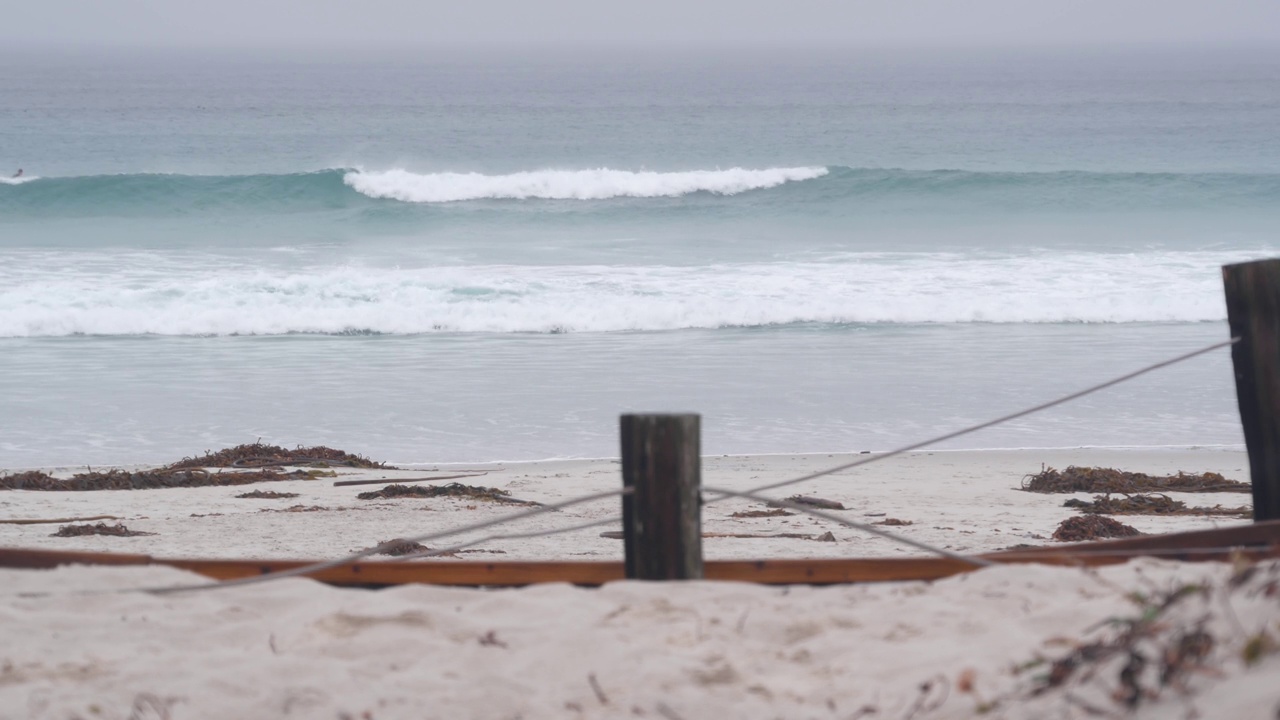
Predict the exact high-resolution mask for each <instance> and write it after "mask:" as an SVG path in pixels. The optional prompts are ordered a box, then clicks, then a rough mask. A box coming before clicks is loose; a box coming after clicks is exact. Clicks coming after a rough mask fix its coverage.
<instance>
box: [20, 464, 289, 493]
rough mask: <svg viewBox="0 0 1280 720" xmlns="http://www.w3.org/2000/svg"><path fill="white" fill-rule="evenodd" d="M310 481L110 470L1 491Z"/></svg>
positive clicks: (31, 475) (29, 477)
mask: <svg viewBox="0 0 1280 720" xmlns="http://www.w3.org/2000/svg"><path fill="white" fill-rule="evenodd" d="M311 477H312V476H311V475H310V474H308V473H307V472H305V471H302V470H295V471H293V472H280V471H278V470H261V471H258V472H219V473H210V472H208V471H205V470H201V469H192V470H175V469H172V468H159V469H156V470H139V471H128V470H108V471H106V472H101V471H96V470H91V471H89V472H83V473H78V474H76V475H73V476H72V477H71V478H70V479H67V480H60V479H58V478H55V477H53V476H51V475H47V474H45V473H42V472H34V471H33V472H25V473H21V474H18V475H5V476H3V477H0V490H49V491H88V490H154V489H158V488H176V487H209V486H223V485H249V484H252V483H260V482H279V481H282V480H309V479H311Z"/></svg>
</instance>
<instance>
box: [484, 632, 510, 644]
mask: <svg viewBox="0 0 1280 720" xmlns="http://www.w3.org/2000/svg"><path fill="white" fill-rule="evenodd" d="M479 641H480V644H481V645H484V646H485V647H500V648H504V647H507V644H506V643H504V642H502V641H501V640H499V639H498V633H497V631H496V630H490V631H489V632H487V633H485V634H484V635H481V636H480V638H479Z"/></svg>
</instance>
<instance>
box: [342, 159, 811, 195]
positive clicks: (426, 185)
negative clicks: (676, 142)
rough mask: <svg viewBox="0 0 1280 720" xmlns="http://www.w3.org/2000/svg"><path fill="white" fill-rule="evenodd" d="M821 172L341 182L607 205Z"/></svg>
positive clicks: (389, 175)
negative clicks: (619, 200)
mask: <svg viewBox="0 0 1280 720" xmlns="http://www.w3.org/2000/svg"><path fill="white" fill-rule="evenodd" d="M827 172H828V171H827V168H825V167H795V168H769V169H765V170H747V169H743V168H737V167H735V168H730V169H728V170H691V171H687V172H651V171H642V172H633V171H629V170H610V169H609V168H598V169H595V170H536V171H530V172H518V173H511V174H509V175H482V174H480V173H474V172H472V173H451V172H446V173H428V174H417V173H411V172H409V171H407V170H386V171H382V172H359V171H356V172H349V173H347V174H346V176H345V177H344V178H343V181H344V182H345V183H346V184H347V185H349V186H350V187H352V188H353V189H355V190H356V191H357V192H360V193H362V194H364V195H368V196H369V197H373V198H388V199H392V200H401V201H404V202H414V203H441V202H458V201H461V200H482V199H506V200H526V199H529V198H539V199H546V200H605V199H608V198H616V197H636V198H651V197H676V196H679V195H688V194H689V193H695V192H710V193H715V194H717V195H736V194H738V193H741V192H746V191H748V190H761V189H765V188H771V187H777V186H778V185H782V184H783V183H787V182H796V181H801V180H812V179H814V178H819V177H822V176H823V175H826V174H827Z"/></svg>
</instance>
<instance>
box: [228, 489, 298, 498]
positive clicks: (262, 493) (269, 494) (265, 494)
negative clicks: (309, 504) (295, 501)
mask: <svg viewBox="0 0 1280 720" xmlns="http://www.w3.org/2000/svg"><path fill="white" fill-rule="evenodd" d="M236 497H237V498H253V499H259V500H277V499H280V498H296V497H298V493H284V492H276V491H275V490H254V491H253V492H247V493H240V494H239V495H237V496H236Z"/></svg>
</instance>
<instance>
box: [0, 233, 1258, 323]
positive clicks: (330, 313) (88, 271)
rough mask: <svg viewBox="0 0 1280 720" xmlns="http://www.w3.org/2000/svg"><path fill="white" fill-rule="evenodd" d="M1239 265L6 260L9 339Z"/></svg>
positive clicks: (969, 299)
mask: <svg viewBox="0 0 1280 720" xmlns="http://www.w3.org/2000/svg"><path fill="white" fill-rule="evenodd" d="M91 255H92V254H91ZM1240 259H1243V258H1241V257H1235V256H1233V255H1226V254H1222V253H1210V252H1182V253H1152V254H1137V255H1110V254H1102V253H1079V254H1074V255H1054V256H1052V257H1044V258H1041V257H1034V256H1013V257H991V258H972V257H961V256H956V255H947V254H938V253H929V254H908V253H897V254H878V255H870V254H868V255H852V256H848V257H845V258H841V259H840V260H839V261H836V262H823V263H796V262H775V263H749V264H725V265H709V266H694V267H666V266H639V267H637V266H505V265H485V266H446V267H431V268H413V269H400V268H396V269H383V268H368V267H346V266H344V267H332V266H330V267H324V268H315V269H305V270H295V271H290V270H287V269H285V268H280V269H276V270H267V269H262V268H261V267H260V266H236V267H232V266H227V265H222V266H219V265H218V264H217V263H213V264H198V263H193V262H190V261H189V260H184V261H181V262H179V261H178V260H169V261H165V260H163V259H158V258H156V257H154V256H138V257H137V258H132V259H125V258H121V257H118V256H113V257H110V258H94V257H89V256H83V257H78V258H77V264H76V266H75V267H66V266H65V265H64V266H57V267H55V265H56V264H57V263H65V262H66V259H65V257H63V258H59V257H56V256H54V255H53V254H50V255H49V256H48V257H47V258H46V259H43V260H39V261H35V260H32V259H30V258H28V259H27V261H25V262H24V260H23V258H21V257H18V258H16V262H14V263H11V264H10V265H9V266H7V267H5V268H0V337H30V336H60V335H71V334H89V335H138V334H160V335H230V334H259V335H271V334H281V333H290V332H300V333H343V332H352V331H358V332H377V333H389V334H416V333H429V332H438V331H451V332H483V333H512V332H608V331H624V330H674V329H684V328H720V327H732V326H742V327H751V326H767V325H782V324H790V323H843V324H848V323H973V322H986V323H1064V322H1073V323H1076V322H1078V323H1128V322H1201V321H1218V320H1223V319H1225V317H1226V311H1225V306H1224V302H1223V299H1222V288H1221V280H1220V278H1219V271H1218V269H1217V268H1218V266H1219V265H1221V264H1222V263H1223V262H1231V261H1237V260H1240ZM46 264H47V266H46ZM107 266H110V267H113V270H112V272H110V273H103V272H101V269H102V268H103V267H107Z"/></svg>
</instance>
